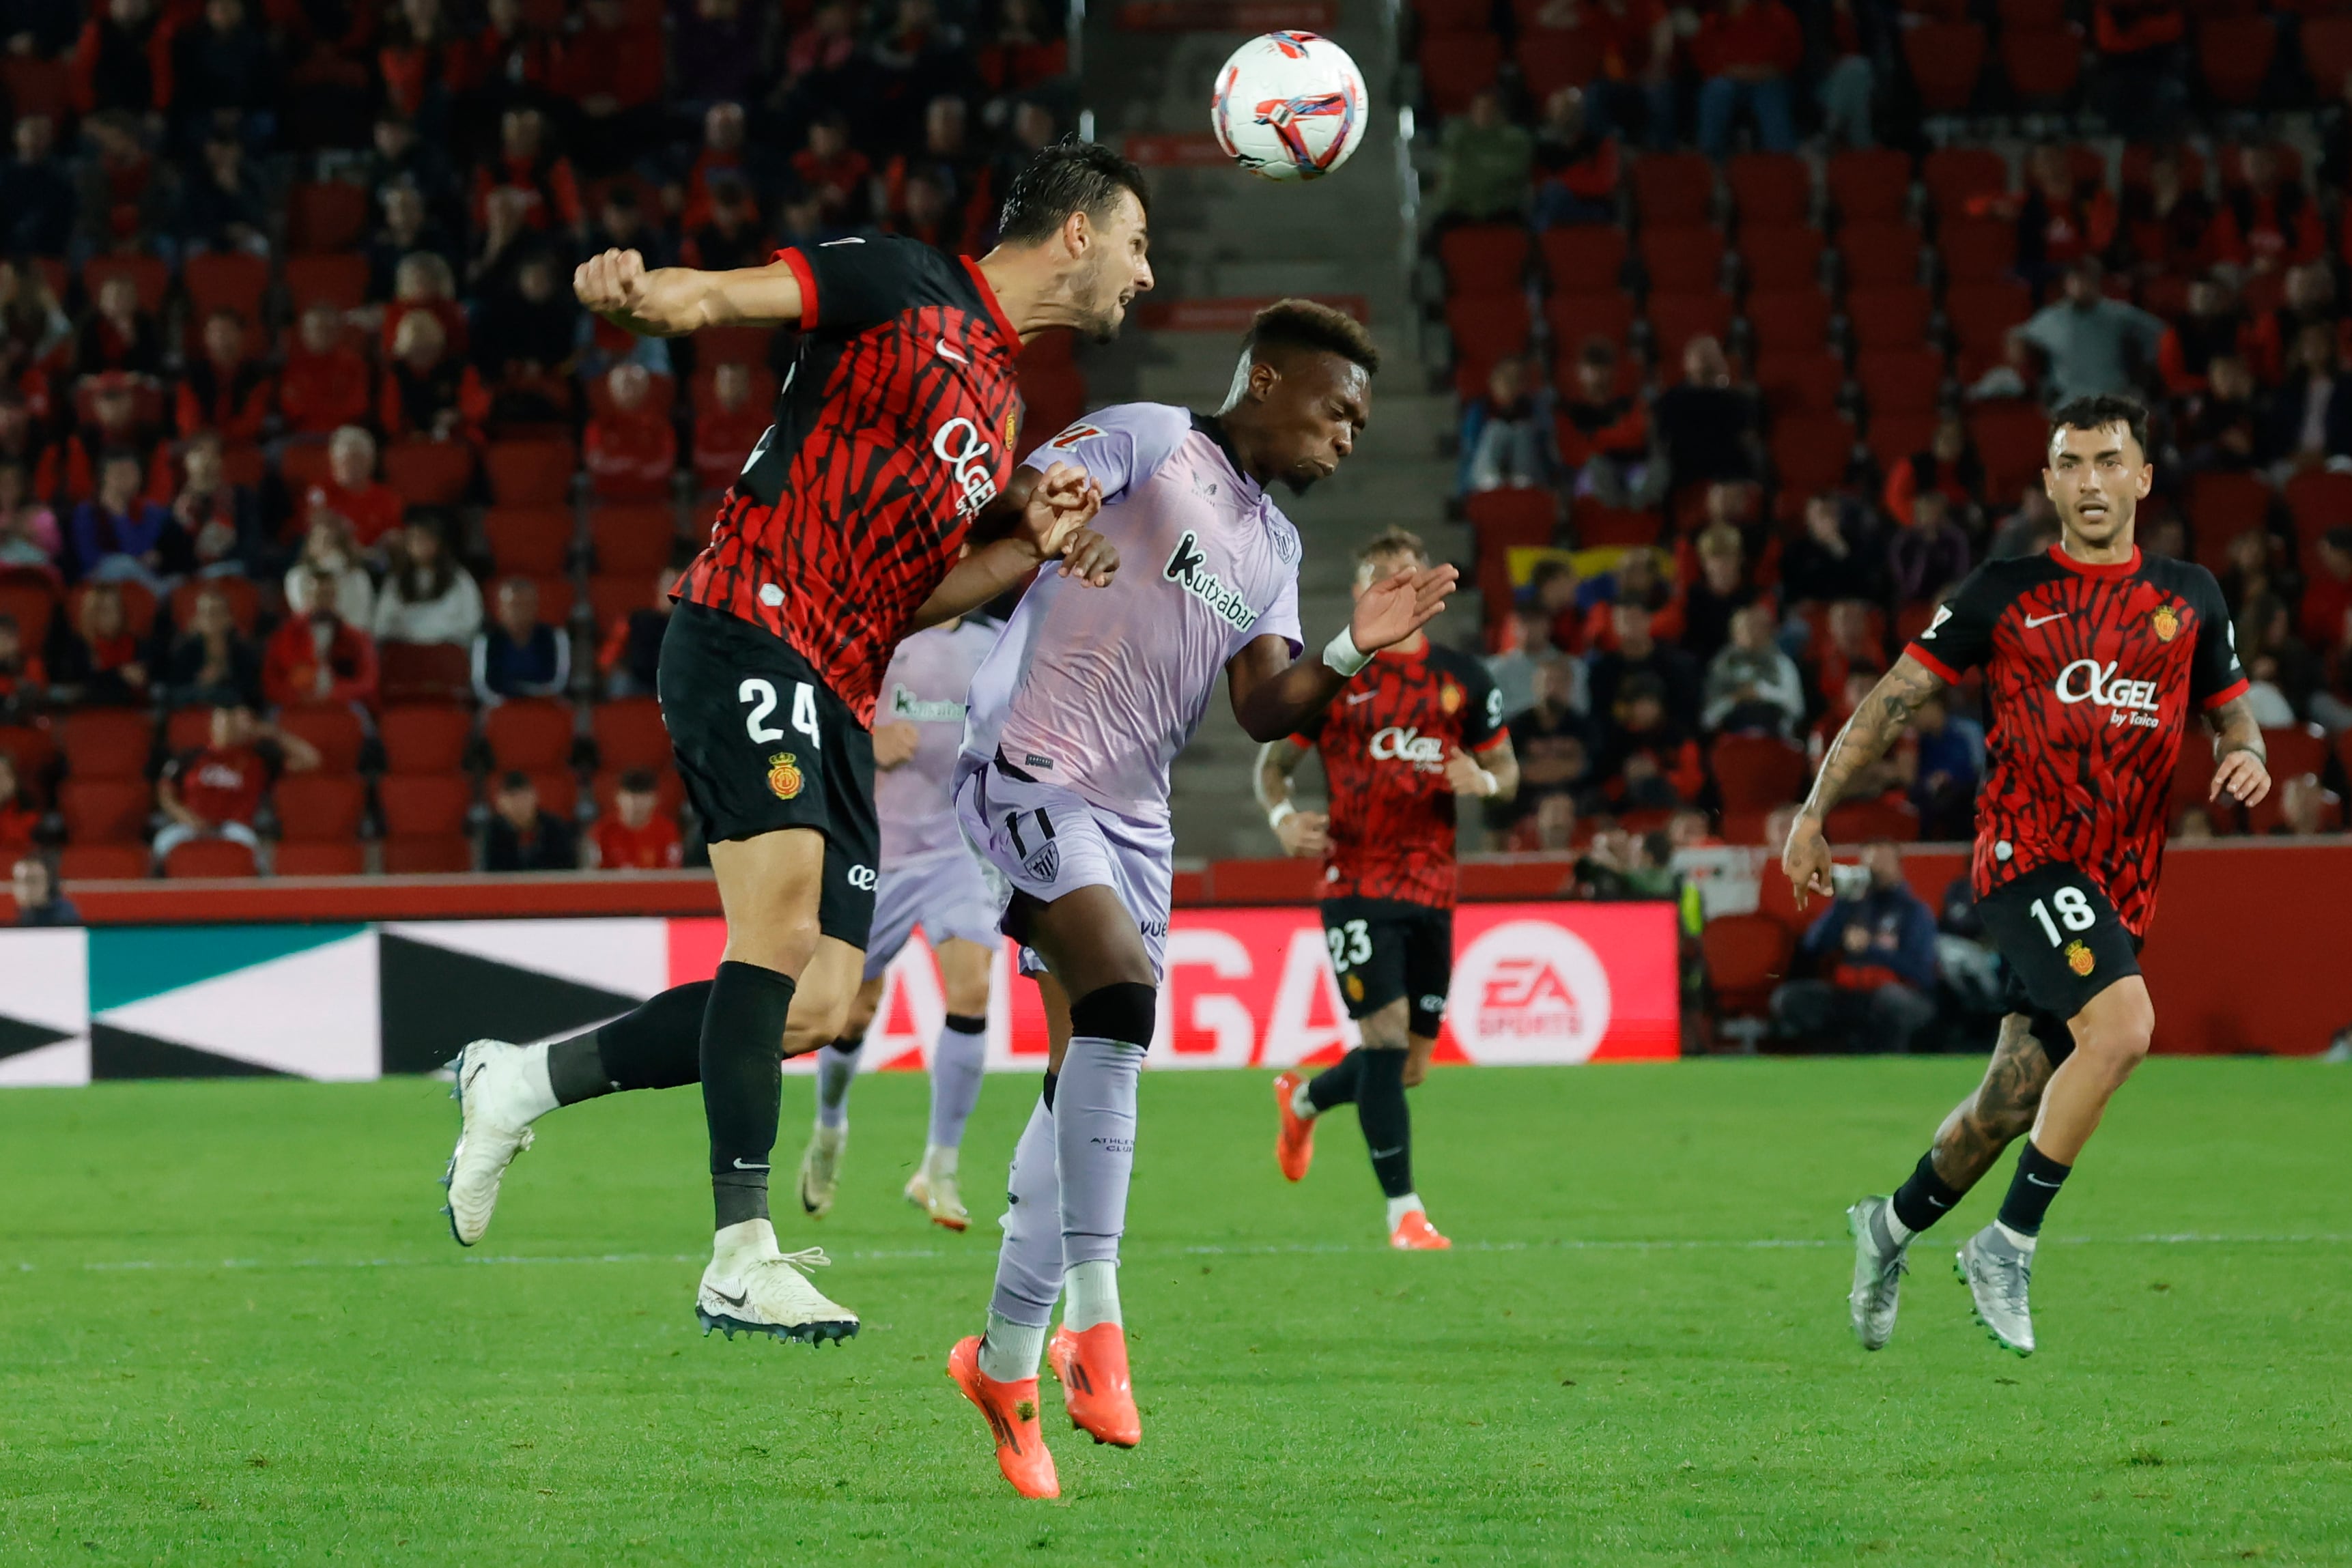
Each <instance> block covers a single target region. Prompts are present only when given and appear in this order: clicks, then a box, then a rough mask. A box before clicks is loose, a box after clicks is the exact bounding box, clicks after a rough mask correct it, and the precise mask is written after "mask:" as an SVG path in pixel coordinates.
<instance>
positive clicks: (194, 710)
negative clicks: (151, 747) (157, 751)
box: [163, 704, 213, 757]
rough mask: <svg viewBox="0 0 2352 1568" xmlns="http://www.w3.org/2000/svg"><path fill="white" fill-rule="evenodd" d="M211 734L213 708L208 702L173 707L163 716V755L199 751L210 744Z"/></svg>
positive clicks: (168, 755) (175, 755) (174, 755)
mask: <svg viewBox="0 0 2352 1568" xmlns="http://www.w3.org/2000/svg"><path fill="white" fill-rule="evenodd" d="M212 736H213V710H212V707H211V706H210V705H208V704H206V705H200V706H195V707H181V708H173V710H172V711H171V712H170V713H168V714H165V715H164V716H163V755H165V756H166V757H177V756H179V755H180V754H181V753H183V752H187V751H201V750H203V749H204V748H205V747H207V746H209V745H211V744H212Z"/></svg>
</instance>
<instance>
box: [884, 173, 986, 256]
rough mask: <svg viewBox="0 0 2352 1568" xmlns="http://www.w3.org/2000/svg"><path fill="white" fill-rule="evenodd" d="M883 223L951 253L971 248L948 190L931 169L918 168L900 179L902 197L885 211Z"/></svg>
mask: <svg viewBox="0 0 2352 1568" xmlns="http://www.w3.org/2000/svg"><path fill="white" fill-rule="evenodd" d="M882 226H883V227H884V228H886V229H887V230H888V231H889V232H890V233H892V234H894V235H906V236H907V237H908V239H913V240H920V241H922V242H923V243H924V244H925V245H927V246H930V247H931V248H932V249H934V250H939V251H944V252H946V253H947V254H949V255H950V256H955V255H959V254H964V253H967V252H968V251H969V249H970V247H969V246H968V245H967V244H966V243H965V242H964V240H963V238H962V233H963V225H962V223H961V220H960V219H959V218H958V217H957V215H956V214H954V213H953V212H952V211H950V208H949V205H948V193H947V192H946V190H945V189H944V188H943V187H941V185H940V182H939V180H938V178H937V177H936V176H935V175H933V174H932V173H931V172H929V171H928V170H917V171H916V172H913V173H911V174H908V176H907V177H906V178H905V179H904V180H901V181H899V182H898V198H897V200H895V201H893V202H892V203H890V204H889V205H888V207H887V210H886V211H885V212H884V213H883V214H882Z"/></svg>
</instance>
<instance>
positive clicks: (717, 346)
mask: <svg viewBox="0 0 2352 1568" xmlns="http://www.w3.org/2000/svg"><path fill="white" fill-rule="evenodd" d="M775 341H776V333H775V329H773V328H772V327H705V328H704V329H702V330H701V331H699V332H697V333H696V334H695V335H694V338H693V343H694V362H695V363H696V364H697V365H698V366H699V367H701V368H702V369H704V370H706V371H707V370H709V369H710V368H711V367H712V366H714V365H753V366H757V367H759V368H760V369H761V370H765V369H766V368H767V365H768V361H769V357H770V354H771V351H772V350H773V349H774V347H775Z"/></svg>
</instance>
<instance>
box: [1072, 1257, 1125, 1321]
mask: <svg viewBox="0 0 2352 1568" xmlns="http://www.w3.org/2000/svg"><path fill="white" fill-rule="evenodd" d="M1062 1290H1063V1291H1064V1294H1063V1297H1062V1301H1063V1306H1062V1326H1063V1327H1064V1328H1066V1329H1067V1330H1069V1331H1070V1332H1071V1333H1085V1332H1086V1331H1087V1330H1088V1329H1090V1328H1092V1327H1094V1326H1095V1325H1096V1324H1097V1323H1115V1322H1121V1321H1122V1320H1121V1319H1120V1317H1119V1315H1118V1264H1116V1263H1114V1262H1112V1261H1111V1260H1108V1258H1097V1259H1096V1260H1094V1261H1092V1262H1090V1263H1073V1264H1071V1265H1070V1272H1069V1275H1068V1278H1067V1279H1066V1280H1065V1281H1063V1285H1062Z"/></svg>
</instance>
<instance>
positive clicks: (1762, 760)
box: [1715, 735, 1805, 810]
mask: <svg viewBox="0 0 2352 1568" xmlns="http://www.w3.org/2000/svg"><path fill="white" fill-rule="evenodd" d="M1715 781H1716V785H1717V788H1718V789H1721V790H1722V792H1723V804H1724V809H1725V810H1732V809H1734V808H1738V809H1742V810H1746V809H1750V808H1757V807H1770V806H1778V805H1780V804H1782V803H1784V802H1786V801H1790V800H1795V799H1797V797H1798V795H1799V794H1800V793H1801V791H1802V790H1803V789H1804V787H1805V753H1804V750H1803V748H1802V747H1797V746H1793V745H1791V744H1790V743H1789V742H1788V741H1785V740H1778V739H1775V738H1773V737H1770V736H1765V735H1727V736H1725V737H1722V738H1721V739H1720V740H1717V742H1716V743H1715Z"/></svg>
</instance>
